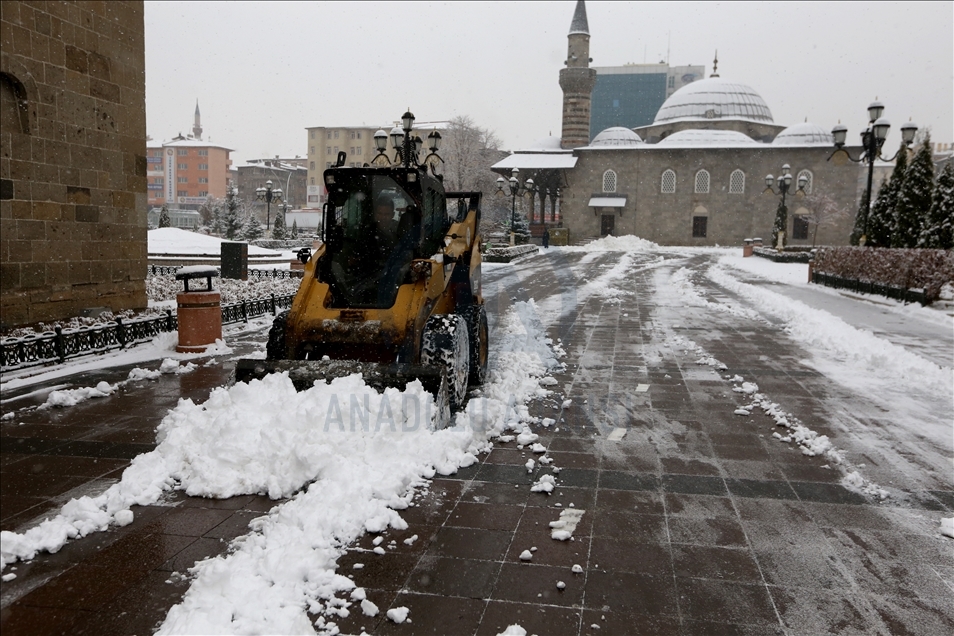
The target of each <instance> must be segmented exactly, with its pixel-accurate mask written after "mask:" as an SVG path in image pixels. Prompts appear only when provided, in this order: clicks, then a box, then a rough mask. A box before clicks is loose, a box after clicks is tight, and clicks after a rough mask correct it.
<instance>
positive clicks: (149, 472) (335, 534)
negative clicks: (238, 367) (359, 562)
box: [0, 302, 559, 633]
mask: <svg viewBox="0 0 954 636" xmlns="http://www.w3.org/2000/svg"><path fill="white" fill-rule="evenodd" d="M494 337H495V339H494V340H493V341H492V345H491V346H492V349H491V362H492V364H491V373H490V378H489V381H488V383H487V384H486V385H485V387H484V389H483V391H482V394H481V395H480V396H478V397H474V398H472V399H471V400H470V402H469V403H468V406H467V409H466V411H465V412H463V413H459V414H458V415H457V418H456V425H455V426H454V427H452V428H447V429H444V430H438V431H435V430H433V429H432V425H431V417H432V414H433V413H434V410H435V406H434V402H433V398H432V396H431V395H430V394H428V393H425V392H424V391H423V389H422V387H421V385H420V383H419V382H412V383H410V384H409V385H408V387H407V389H406V390H404V391H398V390H396V389H388V390H386V391H385V392H384V393H378V392H376V391H374V390H373V389H371V388H369V387H368V386H367V385H365V384H364V382H363V381H362V380H361V378H360V377H359V376H357V375H353V376H349V377H345V378H338V379H336V380H333V381H332V382H331V383H317V384H316V385H315V386H314V387H312V388H311V389H309V390H307V391H303V392H301V393H298V392H296V391H295V390H294V387H293V386H292V384H291V381H290V380H289V379H288V377H287V375H285V374H275V375H270V376H267V377H266V378H264V379H263V380H261V381H259V380H254V381H252V382H250V383H249V384H242V383H240V384H236V385H235V386H232V387H229V388H219V389H216V390H214V391H213V392H212V394H211V395H210V397H209V399H208V400H207V401H206V402H205V403H204V404H201V405H197V404H195V403H193V402H192V401H191V400H182V401H181V402H180V403H179V405H178V406H177V407H176V408H175V409H174V410H172V411H170V413H169V414H168V415H167V416H166V418H165V419H164V420H163V421H162V423H161V424H160V426H159V436H158V442H159V444H158V446H157V447H156V449H155V450H154V451H152V452H150V453H146V454H143V455H140V456H139V457H137V458H135V459H134V460H133V462H132V463H131V465H130V466H129V468H127V470H126V471H125V472H124V474H123V478H122V480H121V482H120V483H118V484H115V485H114V486H112V487H110V488H109V489H108V490H107V491H106V492H105V493H104V494H102V495H100V496H98V497H82V498H80V499H76V500H73V501H71V502H70V503H68V504H67V505H66V506H64V507H63V509H62V510H61V512H60V514H59V515H58V516H57V517H55V518H54V519H50V520H47V521H45V522H44V523H43V524H40V526H37V527H35V528H33V529H31V530H29V531H27V532H26V533H23V534H15V533H11V532H4V533H2V535H0V557H2V563H3V565H4V566H5V565H6V564H7V563H10V562H13V561H15V560H17V559H29V558H32V557H33V556H34V555H35V554H36V553H37V552H38V551H41V550H47V551H56V550H58V549H59V547H60V546H62V545H63V544H64V543H65V542H66V541H67V540H68V539H69V538H74V537H80V536H84V535H86V534H89V533H90V532H94V531H97V530H104V529H105V528H107V527H108V526H109V524H111V523H113V524H125V523H128V522H129V521H131V513H130V512H129V510H128V509H129V506H131V505H133V504H139V505H148V504H152V503H155V502H156V501H158V500H159V499H160V497H161V496H162V494H163V493H164V492H166V491H168V490H171V489H173V488H175V489H181V490H185V491H186V492H187V493H188V494H190V495H194V496H207V497H230V496H233V495H239V494H249V493H267V494H268V495H269V496H271V497H273V498H279V497H293V498H292V499H291V500H290V501H288V502H286V503H284V504H283V505H281V506H276V507H275V508H273V509H272V511H271V512H270V513H269V514H268V515H266V516H263V517H260V518H258V519H255V520H253V521H252V522H251V524H250V526H251V528H252V531H253V532H252V533H251V534H249V535H247V536H245V537H242V538H240V539H237V540H236V541H235V542H234V543H233V546H232V548H233V551H232V552H231V553H230V554H229V555H227V556H223V557H218V558H216V559H210V560H206V561H203V562H201V563H199V564H198V565H196V566H195V568H193V570H192V572H193V574H194V576H195V581H194V582H193V585H192V587H191V588H190V590H189V591H188V592H187V594H186V596H185V598H184V599H183V602H182V603H181V604H180V605H177V606H175V607H174V608H173V609H172V610H171V611H170V612H169V614H168V616H167V618H166V621H165V622H164V624H163V626H162V627H161V628H160V633H265V632H268V633H314V630H315V627H314V626H313V625H312V623H311V620H310V619H309V617H308V614H307V613H306V610H308V611H310V612H311V613H312V614H318V615H322V616H321V617H320V618H319V620H318V621H317V623H316V624H317V627H318V628H319V629H321V630H323V631H331V632H333V631H334V630H335V629H336V628H335V626H334V623H333V622H331V621H330V620H328V619H326V616H329V617H333V616H336V615H339V614H340V613H341V612H346V611H347V610H346V609H344V608H345V606H347V605H348V604H349V603H348V601H345V600H343V599H338V598H335V597H334V595H335V594H336V593H339V592H349V591H351V590H353V589H354V583H353V582H352V581H351V580H350V579H349V578H347V577H345V576H341V575H339V574H336V573H335V561H336V559H337V558H338V556H339V555H340V554H341V552H342V551H343V549H344V547H345V546H346V545H348V544H349V543H351V542H352V541H353V540H354V539H356V538H357V537H358V536H360V535H361V534H362V533H363V532H365V531H367V532H382V531H384V530H385V529H387V528H388V527H393V528H397V529H404V528H406V527H407V524H406V523H405V522H404V520H403V519H402V518H401V517H400V515H399V513H398V511H399V510H402V509H404V508H406V507H408V505H409V504H410V502H411V500H412V498H413V495H414V488H415V487H417V486H420V485H422V484H424V483H426V479H427V478H430V477H433V476H434V475H435V474H437V473H441V474H449V473H452V472H454V471H456V470H457V469H458V468H459V467H462V466H467V465H470V464H472V463H473V462H475V461H476V457H475V453H476V452H477V451H478V450H480V449H481V448H484V447H486V445H487V443H488V442H487V437H488V435H495V434H499V433H500V432H502V431H503V430H504V429H505V428H510V429H513V430H518V431H520V432H521V433H523V432H524V431H523V429H524V423H525V422H529V421H531V420H532V418H531V417H530V416H529V413H528V412H527V408H526V401H527V400H528V399H530V398H532V397H535V396H545V395H548V394H549V393H550V392H549V391H548V390H547V389H544V388H542V387H541V386H540V384H539V379H540V378H542V377H545V376H546V375H547V373H548V372H549V371H550V370H551V369H552V368H555V367H558V366H559V362H558V360H557V358H556V356H555V355H554V353H553V351H552V349H551V348H550V347H549V346H548V344H547V342H548V341H547V339H546V337H545V334H544V332H543V329H542V327H541V325H540V324H539V320H538V319H537V317H536V315H535V306H534V305H533V303H532V302H530V303H517V304H516V305H514V307H513V308H512V309H511V311H510V312H509V313H508V314H507V315H505V316H503V317H502V318H501V320H500V321H499V324H498V326H497V329H496V330H495V332H494ZM527 432H529V431H527ZM379 547H380V546H379ZM289 564H293V565H291V566H289ZM362 610H363V611H365V610H367V611H371V610H372V607H371V606H370V605H365V604H362ZM400 610H401V608H398V609H397V610H391V611H390V612H389V618H390V619H391V620H394V621H395V622H398V619H400V620H401V621H404V620H409V619H408V618H407V613H406V611H405V612H403V613H402V612H401V611H400ZM392 613H393V616H392V615H391V614H392Z"/></svg>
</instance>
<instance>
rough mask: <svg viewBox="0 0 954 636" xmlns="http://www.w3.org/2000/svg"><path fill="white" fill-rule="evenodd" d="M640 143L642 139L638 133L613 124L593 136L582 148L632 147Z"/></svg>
mask: <svg viewBox="0 0 954 636" xmlns="http://www.w3.org/2000/svg"><path fill="white" fill-rule="evenodd" d="M642 143H643V140H642V139H640V137H639V135H637V134H636V133H634V132H633V131H632V130H630V129H629V128H623V127H622V126H614V127H612V128H607V129H606V130H604V131H602V132H601V133H600V134H598V135H597V136H596V137H594V138H593V141H591V142H590V145H589V146H584V147H583V148H582V149H583V150H593V149H599V150H606V149H611V150H612V149H614V148H633V147H635V146H639V145H641V144H642Z"/></svg>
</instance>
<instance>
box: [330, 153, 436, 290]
mask: <svg viewBox="0 0 954 636" xmlns="http://www.w3.org/2000/svg"><path fill="white" fill-rule="evenodd" d="M324 180H325V186H326V187H327V189H328V207H327V209H326V212H325V225H324V227H325V230H324V232H325V236H324V241H325V244H326V246H327V247H326V255H325V257H324V258H323V259H322V260H323V261H324V262H323V263H322V267H321V268H320V270H319V271H320V277H321V279H322V280H323V281H325V282H328V283H329V285H330V286H331V292H332V294H331V295H332V306H335V307H362V308H379V309H382V308H388V307H391V306H393V304H394V300H395V297H396V296H397V290H398V287H399V286H400V285H402V284H404V283H405V282H406V279H407V277H408V272H409V271H410V265H411V261H412V260H413V259H415V258H429V257H431V256H432V255H434V254H435V253H437V252H438V251H439V250H440V248H441V245H442V239H443V236H444V233H445V231H446V230H447V227H449V219H448V217H447V211H446V202H445V195H444V188H443V186H442V184H441V183H440V181H438V180H437V179H435V178H433V177H431V176H430V175H428V174H426V173H425V172H424V171H422V170H418V169H417V168H410V169H406V168H390V167H389V168H370V167H368V168H331V169H328V170H326V171H325V173H324Z"/></svg>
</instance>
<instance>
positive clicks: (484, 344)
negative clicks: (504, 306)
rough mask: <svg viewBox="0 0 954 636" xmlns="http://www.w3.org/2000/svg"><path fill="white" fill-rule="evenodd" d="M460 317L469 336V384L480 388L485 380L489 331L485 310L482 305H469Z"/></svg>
mask: <svg viewBox="0 0 954 636" xmlns="http://www.w3.org/2000/svg"><path fill="white" fill-rule="evenodd" d="M461 315H462V316H463V317H464V320H466V321H467V330H468V332H469V335H470V384H471V386H480V385H481V384H483V383H484V382H485V381H486V380H487V359H488V347H489V339H490V338H489V329H488V327H487V310H486V309H484V306H483V305H471V306H469V307H467V308H465V309H464V310H463V311H462V312H461Z"/></svg>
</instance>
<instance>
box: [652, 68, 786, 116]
mask: <svg viewBox="0 0 954 636" xmlns="http://www.w3.org/2000/svg"><path fill="white" fill-rule="evenodd" d="M687 119H741V120H745V121H757V122H765V123H773V121H774V120H773V119H772V111H771V110H769V107H768V104H766V103H765V100H763V99H762V97H761V95H759V94H758V93H756V92H755V90H753V89H752V88H751V87H749V86H746V85H745V84H739V83H736V82H730V81H727V80H724V79H722V78H721V77H710V78H707V79H703V80H699V81H697V82H693V83H691V84H687V85H686V86H683V87H682V88H680V89H679V90H678V91H676V92H675V93H673V94H672V95H671V96H670V97H669V99H667V100H666V101H665V102H664V103H663V105H662V106H661V107H660V109H659V112H658V113H656V119H655V120H654V122H653V123H654V124H661V123H665V122H671V121H679V120H687Z"/></svg>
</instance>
